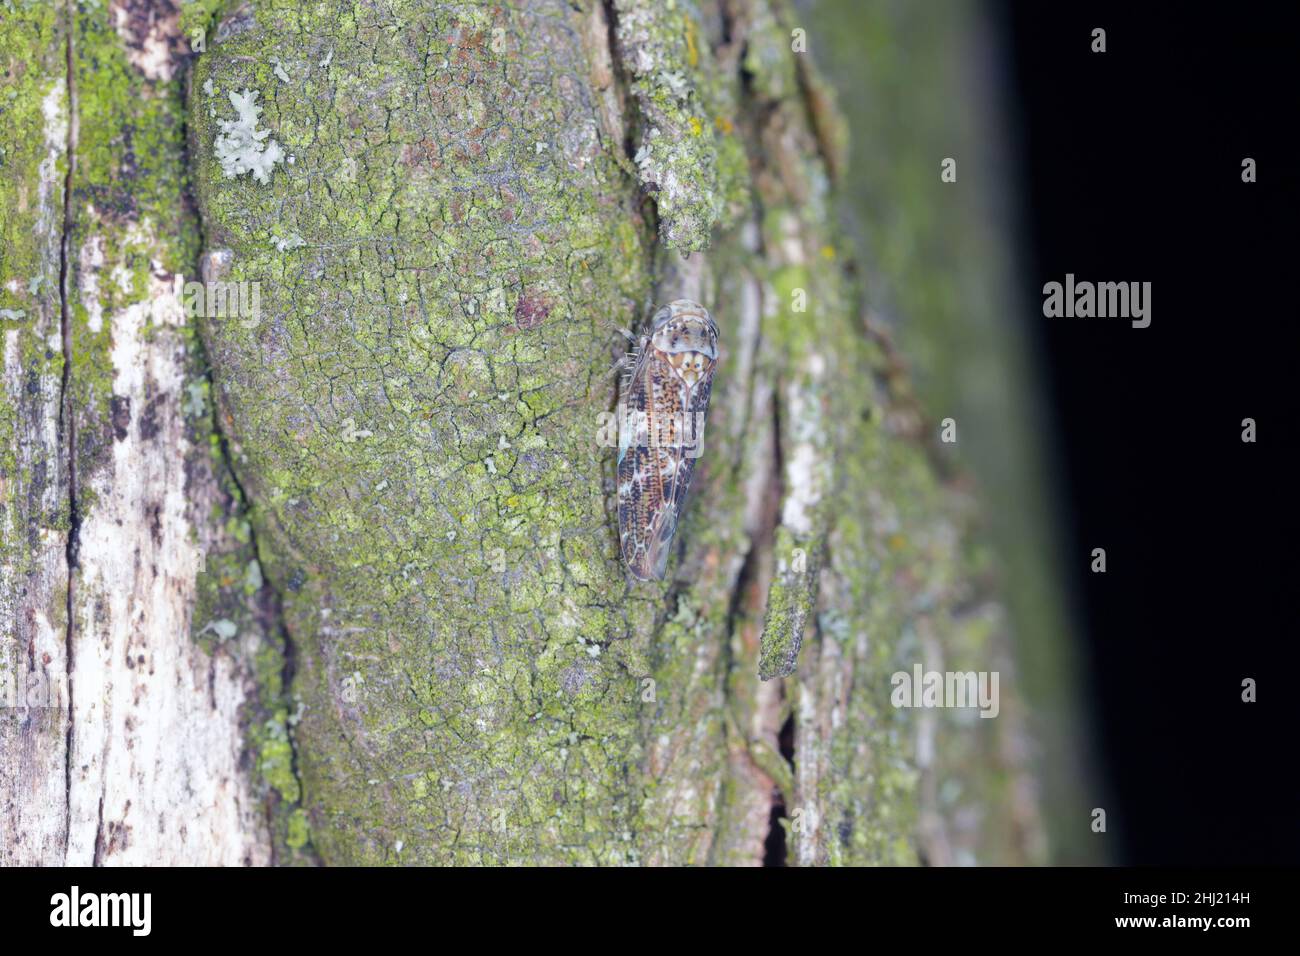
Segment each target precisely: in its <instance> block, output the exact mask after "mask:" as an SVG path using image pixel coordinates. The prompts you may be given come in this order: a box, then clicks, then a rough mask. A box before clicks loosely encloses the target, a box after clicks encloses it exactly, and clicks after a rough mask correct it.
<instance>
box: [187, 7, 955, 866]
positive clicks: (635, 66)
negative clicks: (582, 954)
mask: <svg viewBox="0 0 1300 956" xmlns="http://www.w3.org/2000/svg"><path fill="white" fill-rule="evenodd" d="M599 13H600V8H599V7H598V6H597V5H596V4H595V3H594V2H587V3H583V4H579V5H576V8H575V6H574V5H569V4H565V3H561V2H559V0H555V2H548V0H538V2H535V3H528V4H523V5H521V6H520V7H519V8H507V7H485V6H481V5H478V4H471V3H455V2H448V3H425V2H421V3H417V2H414V0H411V2H396V3H393V4H389V5H386V6H385V7H384V8H382V9H381V8H372V7H369V6H357V5H353V4H349V3H344V2H322V3H319V4H316V5H313V6H310V7H301V6H299V5H298V4H296V3H290V2H282V0H263V2H259V3H256V4H251V5H249V6H248V7H247V8H244V9H240V10H235V11H233V12H231V13H230V14H229V15H228V16H227V17H226V18H225V19H224V20H222V22H221V24H220V27H219V28H218V30H217V33H216V36H217V38H218V39H217V40H216V42H214V43H211V44H210V47H209V52H208V53H207V54H206V55H204V56H203V57H201V58H200V59H199V60H198V61H197V62H196V64H195V67H194V71H193V74H192V76H191V81H190V94H189V115H190V118H191V123H192V126H191V129H192V142H191V146H192V150H191V162H192V166H193V169H194V173H195V177H196V181H197V192H198V196H199V199H200V202H201V205H202V211H203V215H204V234H205V241H206V244H207V246H208V250H209V254H213V253H218V252H219V253H220V254H219V256H218V258H219V260H220V261H221V262H222V266H221V270H222V271H221V277H222V278H224V279H227V280H231V281H241V282H257V283H259V284H260V292H261V304H262V313H261V315H260V317H259V318H258V320H257V321H255V322H244V323H241V322H239V321H235V320H227V321H222V320H220V319H216V320H209V321H207V322H205V323H204V325H203V337H204V341H205V343H206V346H207V349H208V351H209V354H210V355H211V357H212V362H213V368H214V382H215V386H216V389H215V391H216V396H215V397H216V400H217V402H218V403H219V405H220V407H221V410H222V411H221V421H222V425H223V431H224V432H225V434H226V436H227V438H228V440H229V448H230V456H231V463H232V466H233V468H234V471H235V473H236V474H237V475H238V478H239V481H240V485H241V487H243V488H244V489H245V491H246V492H247V495H248V498H249V501H250V504H251V510H250V512H249V520H250V521H251V524H252V527H253V529H254V530H255V533H256V536H257V540H258V545H259V547H258V557H259V560H260V562H261V568H262V571H263V573H264V575H265V576H266V578H267V580H268V582H269V584H270V586H271V587H272V588H273V589H274V591H275V592H276V593H277V594H278V595H279V598H280V601H281V608H282V614H283V624H284V627H285V629H286V633H287V635H288V640H289V644H288V646H287V648H286V651H287V652H289V653H291V656H292V659H293V662H294V670H295V673H294V677H293V687H292V690H291V691H288V692H287V693H290V694H291V696H292V697H293V698H294V699H295V700H300V701H301V719H300V720H298V721H297V723H296V725H295V726H294V730H293V733H292V736H291V737H289V738H288V740H289V742H290V743H291V744H293V745H294V746H295V747H296V755H297V767H298V771H299V772H298V775H297V776H296V778H295V780H296V782H298V783H299V784H300V786H301V799H302V802H303V807H304V809H305V811H306V821H305V822H306V823H307V824H309V827H310V835H311V841H312V844H313V846H314V847H315V848H316V849H317V850H319V852H320V854H321V857H322V859H324V860H325V861H326V862H344V863H381V862H382V863H398V862H403V863H484V862H486V863H498V862H540V863H554V862H576V863H732V862H757V861H758V860H760V859H761V858H762V853H763V847H762V844H763V838H764V837H765V836H766V828H767V820H768V816H769V813H770V810H771V807H772V806H773V803H774V799H775V795H776V794H777V793H779V794H780V795H781V797H782V799H783V801H784V804H785V806H786V809H787V813H788V814H789V815H790V818H791V820H792V821H797V824H795V823H792V824H791V825H790V836H789V839H790V841H791V849H792V851H793V856H792V858H793V859H794V860H795V861H797V862H805V863H826V862H830V863H862V862H911V861H914V860H916V859H917V858H918V853H919V851H918V847H917V840H916V837H915V835H916V833H917V829H918V815H919V811H918V807H919V805H920V797H919V790H920V788H921V786H922V781H923V778H924V774H925V768H924V767H922V766H920V763H921V761H920V760H919V759H918V757H917V754H916V752H915V746H914V743H913V737H914V734H915V733H916V727H915V726H914V722H913V720H912V718H911V717H910V715H909V714H907V713H906V712H900V711H898V710H896V709H894V708H891V707H890V706H889V700H888V694H889V681H888V677H889V674H890V672H891V671H892V670H894V669H896V668H897V666H898V664H899V661H900V660H902V659H905V658H906V655H907V654H908V653H910V652H911V651H912V650H913V649H912V648H911V646H910V645H909V644H908V637H907V635H909V634H912V633H915V632H917V631H918V630H922V631H927V632H928V629H934V630H937V631H938V632H940V633H946V631H945V630H944V627H943V626H942V625H944V624H946V622H947V619H948V617H949V616H950V615H951V612H952V608H954V607H955V606H957V604H958V602H959V601H961V600H962V598H963V596H964V595H965V593H966V592H965V586H964V581H965V580H966V574H967V568H966V566H965V564H964V562H965V556H964V554H963V552H962V550H961V548H960V547H959V542H960V538H961V528H960V527H959V521H958V520H957V518H956V517H954V515H953V513H952V509H951V507H950V502H949V501H948V498H947V493H946V491H945V489H944V488H943V487H942V486H941V484H940V483H939V481H938V479H937V478H936V477H935V474H934V470H933V467H932V464H931V462H930V461H929V460H928V458H927V454H926V450H925V448H924V446H923V445H922V444H921V443H919V442H917V441H915V439H914V436H913V435H912V434H911V433H910V432H909V431H908V430H907V429H906V428H904V427H900V426H899V424H898V415H897V414H896V413H897V411H898V406H899V404H900V403H899V401H898V398H897V396H896V395H893V394H891V392H890V389H889V387H888V384H887V376H886V370H887V369H888V367H889V365H890V362H891V359H890V357H889V356H888V355H887V354H885V352H884V351H883V349H882V348H881V346H880V345H879V344H878V343H877V342H875V341H874V340H873V339H872V338H871V337H869V336H868V335H867V334H866V329H865V327H864V325H863V323H862V318H861V317H862V314H863V311H864V310H863V308H862V302H861V295H862V290H861V288H860V287H858V286H857V285H856V284H855V282H854V281H853V280H852V279H851V277H850V275H849V274H848V273H846V270H845V262H846V258H847V257H846V255H845V253H844V245H843V242H842V240H841V239H840V238H839V237H838V236H837V233H836V229H835V227H834V225H833V222H834V215H833V213H832V203H833V198H834V197H833V193H832V192H831V188H830V179H829V176H828V167H827V157H826V156H825V155H823V153H822V152H821V150H822V149H823V148H824V143H823V141H822V139H819V133H818V128H817V126H818V124H817V122H816V115H815V114H816V110H817V109H819V108H820V109H824V108H825V104H822V105H820V106H817V105H815V104H812V103H810V101H809V99H808V95H807V92H806V91H807V90H808V89H809V88H810V87H809V84H807V83H801V82H799V81H798V71H797V70H796V68H795V65H794V64H793V62H792V61H791V59H790V58H791V56H792V54H791V53H790V51H789V39H788V36H789V35H788V30H787V29H786V28H785V27H784V26H783V22H784V21H783V16H784V13H783V12H782V10H781V8H779V7H773V6H771V5H769V4H767V3H765V2H761V0H753V2H744V3H726V4H714V3H705V4H701V5H700V9H699V10H696V9H695V8H691V9H690V10H689V11H688V10H687V9H686V7H685V6H680V7H678V6H673V5H659V4H651V3H633V2H630V0H629V2H622V0H620V2H618V3H616V4H615V5H614V13H615V17H614V23H613V26H614V34H615V37H616V40H615V42H616V44H617V46H618V47H619V50H618V53H619V56H617V57H611V51H610V50H609V49H607V48H603V45H604V44H606V43H608V42H609V38H608V36H607V35H604V34H602V32H601V31H600V30H593V29H592V28H591V24H592V23H593V22H602V21H601V20H600V17H599V16H598V14H599ZM593 44H595V46H593ZM597 47H601V48H597ZM611 59H613V60H615V61H617V63H618V68H619V71H620V78H621V80H622V82H623V83H624V84H625V86H626V89H627V90H628V91H629V92H630V93H631V95H632V98H633V100H635V103H636V110H635V111H629V112H630V113H631V112H635V115H631V116H630V117H629V119H628V121H629V122H630V123H632V124H633V133H634V134H636V135H633V137H632V139H633V141H634V143H637V140H638V136H639V137H641V139H640V142H639V143H637V145H636V146H634V148H635V149H642V150H643V149H645V147H646V144H647V143H650V144H651V145H652V149H651V151H650V152H649V153H648V154H645V155H648V156H650V157H653V158H654V159H653V161H654V162H655V163H657V164H658V166H657V167H656V169H657V170H666V171H667V173H671V174H672V175H674V176H676V177H677V180H676V181H677V183H678V184H679V185H680V186H681V187H682V188H681V190H680V191H678V192H676V193H672V194H668V193H666V192H665V191H664V190H663V188H662V187H663V185H664V183H663V182H658V181H657V180H656V181H657V185H659V186H660V187H661V188H660V190H659V191H658V192H657V193H653V192H652V196H653V198H654V200H655V206H654V210H655V213H656V216H657V222H656V221H655V220H654V219H652V220H651V221H646V219H643V217H642V210H643V208H648V207H643V206H642V204H641V203H640V201H639V197H638V195H637V193H638V188H637V187H638V184H637V183H636V182H634V181H633V180H632V179H631V178H630V177H629V175H628V173H627V172H626V170H627V168H628V167H627V157H626V156H625V155H623V154H622V148H623V140H624V137H622V136H619V135H617V133H618V131H617V130H614V131H611V130H609V129H608V128H607V127H608V123H609V115H610V113H611V110H610V109H609V103H608V101H598V97H597V92H595V88H594V87H593V75H594V74H596V73H598V72H599V68H600V65H601V64H602V63H607V62H609V61H610V60H611ZM285 77H287V78H288V79H286V78H285ZM244 90H249V91H257V92H258V94H259V99H258V102H259V103H260V104H262V105H263V106H264V110H265V111H264V113H263V114H262V116H261V117H260V123H261V125H262V126H263V127H264V128H266V129H267V130H268V131H269V133H270V135H272V136H274V138H275V139H276V140H277V141H278V142H279V143H281V144H282V145H283V147H284V149H285V151H286V153H287V154H288V158H287V159H286V161H285V162H284V163H282V164H277V165H276V167H275V168H274V171H273V173H272V175H271V176H270V181H269V183H267V184H262V183H259V182H257V181H255V180H253V179H251V178H249V177H239V178H229V177H227V176H225V175H224V174H223V170H222V168H221V165H220V163H219V162H218V160H217V158H216V157H215V155H214V143H215V139H216V136H217V134H218V133H219V131H220V128H219V126H218V121H219V120H220V119H221V118H223V116H227V114H228V111H229V100H228V94H229V93H230V92H231V91H241V92H242V91H244ZM692 120H695V121H698V123H699V126H700V128H699V130H698V132H697V131H696V129H695V124H693V123H692ZM656 128H657V129H659V130H660V133H659V136H658V140H662V142H660V143H659V145H660V146H664V147H666V146H669V145H672V146H673V147H674V148H675V150H676V151H675V152H674V151H669V152H656V151H655V149H654V148H653V144H654V143H655V142H656V141H657V140H656V137H655V136H654V135H653V133H652V131H653V130H654V129H656ZM611 132H612V133H613V134H615V135H610V134H611ZM647 137H648V138H647ZM645 155H643V157H642V158H643V159H644V158H645ZM645 171H646V166H645V164H644V163H642V164H640V168H639V170H638V172H639V174H640V175H641V176H642V177H643V178H645ZM655 177H657V178H658V179H663V178H665V176H664V175H661V173H660V172H658V171H656V172H655ZM651 178H654V177H651ZM751 182H752V184H753V196H752V201H751V198H750V193H749V191H748V184H749V183H751ZM719 224H721V225H722V226H723V227H724V228H721V229H719V230H716V231H715V230H714V227H715V226H716V225H719ZM660 240H662V241H665V242H667V244H668V245H669V246H670V247H671V248H673V249H675V250H690V249H700V248H702V247H703V246H704V245H705V244H708V245H709V249H710V251H709V252H708V254H707V255H704V256H701V255H699V254H698V253H697V255H696V256H695V257H692V258H691V259H690V260H689V261H680V260H677V259H676V258H670V260H669V263H668V270H667V271H666V272H663V273H655V272H654V270H653V269H652V267H651V263H652V262H653V261H655V260H654V252H653V246H654V244H655V243H656V242H657V241H660ZM226 250H228V255H227V254H226V252H225V251H226ZM692 282H693V283H695V285H696V286H697V288H696V289H695V290H694V291H696V292H697V293H698V294H699V295H700V296H702V297H703V298H702V301H707V302H709V303H710V304H711V308H712V309H713V311H714V313H715V315H716V316H717V317H718V319H719V322H720V324H721V326H722V330H723V331H722V348H723V358H722V364H721V366H720V370H719V373H718V377H717V380H716V381H715V393H714V399H713V410H712V412H711V414H710V420H709V425H708V427H709V434H710V447H709V449H708V452H707V454H706V456H705V458H704V459H702V461H701V463H700V466H699V471H698V472H697V475H696V479H695V482H696V486H695V489H694V492H693V498H694V500H693V502H692V504H691V506H690V507H689V508H688V509H687V512H686V514H685V515H684V516H683V520H682V524H681V527H680V528H679V531H678V555H677V556H676V557H675V559H674V561H673V562H672V574H671V578H670V580H669V581H666V582H663V583H661V584H660V583H655V584H633V583H630V582H629V581H628V580H627V579H626V577H625V575H624V573H623V570H622V568H621V567H620V564H619V559H618V550H617V542H616V538H615V535H614V532H613V525H614V519H613V507H612V505H613V500H612V499H613V493H614V484H613V456H612V453H611V450H610V449H609V448H606V447H603V446H602V445H601V443H600V441H599V438H598V436H599V434H600V430H601V425H602V421H601V418H600V415H601V413H602V412H607V411H608V410H609V409H611V408H612V407H613V406H614V403H615V392H614V378H613V376H608V375H607V374H606V372H607V369H608V368H609V364H610V362H611V360H612V359H613V357H614V354H615V350H617V349H618V348H619V344H620V341H621V339H620V336H619V333H618V329H619V328H621V327H628V328H635V327H637V324H638V320H639V319H640V318H641V311H642V308H643V305H644V303H645V302H646V300H647V299H648V298H649V297H650V292H651V290H652V288H653V289H654V292H655V297H657V298H672V297H676V295H678V294H680V293H682V292H683V291H684V290H683V286H684V285H686V284H688V283H692ZM795 290H801V291H802V292H804V293H805V294H806V300H807V308H806V309H805V310H804V311H795V309H794V306H793V304H792V303H793V293H794V291H795ZM864 383H865V385H866V386H868V387H864ZM796 547H798V548H800V549H803V550H805V551H806V552H807V555H808V564H807V569H808V570H807V571H806V572H805V573H806V574H807V575H808V581H807V589H806V590H805V591H803V592H802V594H800V595H795V594H792V593H790V592H789V591H788V590H786V591H784V592H783V587H786V588H788V582H787V581H786V577H787V575H786V571H784V570H782V568H783V567H787V568H788V567H789V566H790V562H792V561H793V559H794V554H793V550H794V548H796ZM787 550H788V551H789V553H787ZM823 555H824V556H825V558H824V560H822V556H823ZM774 577H775V578H776V584H775V586H773V581H774ZM783 595H784V596H783ZM786 598H788V599H789V601H793V602H795V603H794V604H793V605H791V604H790V603H789V602H785V599H786ZM783 602H785V603H783ZM783 608H784V609H785V610H783ZM765 611H767V612H768V614H769V620H770V621H774V620H776V619H777V618H778V617H779V618H780V620H781V621H782V622H784V623H783V624H782V627H783V628H784V631H785V633H791V632H792V631H793V628H794V622H795V620H796V618H797V617H798V616H799V614H803V615H804V618H803V619H804V620H805V621H806V622H807V634H808V638H807V644H806V646H805V647H804V648H803V651H802V652H801V653H799V654H798V666H797V670H796V671H795V673H793V674H791V675H790V676H789V677H788V678H787V679H786V680H785V681H775V680H774V681H770V682H767V683H762V682H760V681H759V679H758V677H759V670H760V665H759V658H760V646H761V643H762V642H761V639H760V635H761V632H762V622H763V619H764V615H765ZM936 620H937V621H938V622H939V623H938V624H936V623H935V621H936ZM781 629H782V628H777V630H781ZM800 630H801V631H802V630H804V628H800ZM773 633H776V631H773ZM971 640H972V642H974V643H976V644H978V643H979V635H978V634H974V635H973V636H972V638H971ZM783 646H784V647H785V649H786V653H776V651H779V650H780V648H779V647H776V646H775V645H773V646H772V647H770V648H769V650H770V651H771V652H772V656H771V659H772V660H778V659H779V660H780V661H781V662H782V663H781V667H780V668H779V670H783V671H784V670H786V669H787V668H789V666H790V664H791V663H792V658H793V657H794V656H795V655H794V654H792V653H789V650H790V648H791V647H792V646H793V645H792V643H790V642H787V643H786V644H784V645H783ZM287 716H288V714H287V711H286V714H285V718H286V720H287ZM787 718H790V719H793V721H794V723H795V741H796V743H795V753H796V757H795V761H794V765H793V766H792V765H791V764H790V763H789V762H788V761H787V759H786V757H785V756H783V755H782V754H781V752H780V747H779V740H778V737H779V731H780V729H781V725H782V723H783V722H784V721H785V720H786V719H787ZM268 733H269V732H268ZM277 733H278V730H277ZM269 736H274V734H269ZM263 749H264V751H265V747H263ZM279 766H280V765H279V764H274V762H273V766H272V775H273V776H275V777H277V779H280V775H279V773H278V769H279ZM281 782H282V783H283V784H284V785H285V786H286V787H288V786H289V782H288V780H285V779H281ZM303 823H304V821H303V820H302V818H301V817H298V818H295V819H294V820H291V821H290V824H289V825H290V828H291V831H292V832H291V838H292V840H295V841H296V840H297V839H299V837H300V836H301V835H302V832H303ZM805 824H807V826H805ZM286 839H289V838H286Z"/></svg>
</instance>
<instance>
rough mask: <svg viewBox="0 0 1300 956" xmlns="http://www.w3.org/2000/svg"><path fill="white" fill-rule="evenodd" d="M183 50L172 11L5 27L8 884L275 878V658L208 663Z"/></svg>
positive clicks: (210, 481)
mask: <svg viewBox="0 0 1300 956" xmlns="http://www.w3.org/2000/svg"><path fill="white" fill-rule="evenodd" d="M175 29H176V11H175V10H169V9H168V7H167V6H166V5H165V4H164V5H157V8H156V9H151V8H149V7H148V6H147V5H140V4H127V3H123V4H117V3H108V4H105V5H103V6H102V7H88V8H86V9H79V8H78V7H76V6H74V5H71V4H52V3H40V4H11V5H10V9H7V10H6V11H5V12H4V24H3V31H2V32H0V66H3V68H4V69H5V71H6V75H7V77H8V83H7V84H6V88H7V91H8V97H7V102H6V103H5V105H4V107H3V108H4V109H5V111H6V115H5V122H4V123H3V124H0V136H2V137H3V144H2V146H0V149H2V150H3V153H2V155H3V162H4V177H5V178H4V187H3V189H0V233H2V234H3V237H4V258H3V260H2V265H0V286H2V287H3V290H4V292H3V295H4V300H5V307H6V308H8V309H9V310H10V312H9V313H7V315H8V316H9V320H8V321H6V322H5V324H4V336H5V376H4V380H5V390H4V404H3V412H4V414H3V416H0V434H2V435H3V437H4V440H5V441H4V450H3V455H4V458H3V465H4V471H3V477H2V478H0V492H2V494H0V506H3V509H4V511H3V516H4V520H3V536H4V537H3V541H4V545H3V547H4V550H3V554H4V565H3V582H2V584H3V594H2V595H0V609H2V612H0V613H2V614H3V620H4V625H5V626H4V634H3V654H2V655H0V667H3V668H4V672H3V675H2V676H3V684H2V685H0V686H3V689H4V693H5V695H6V701H5V703H6V707H5V709H4V710H3V712H2V713H3V720H0V748H2V750H3V760H0V801H3V805H4V811H5V812H4V814H3V818H2V820H0V853H2V854H3V857H2V859H3V861H4V862H5V863H17V864H23V863H26V864H33V863H41V864H52V863H68V864H82V865H85V864H90V863H92V862H93V863H144V862H162V863H182V862H185V863H240V862H261V861H264V860H266V859H268V856H269V853H268V851H269V840H268V839H267V837H266V834H265V832H264V828H263V827H262V825H261V823H260V821H261V819H262V813H261V810H260V808H259V805H258V800H257V798H256V797H255V796H254V794H253V793H252V790H251V787H250V779H249V776H248V774H247V773H246V772H245V771H244V770H242V769H241V761H242V760H243V755H244V753H245V750H246V746H245V730H244V727H243V726H242V719H243V715H244V714H245V713H246V706H245V705H246V702H247V698H248V696H249V695H250V693H252V691H253V689H254V687H255V684H254V682H253V680H252V672H251V669H250V667H249V666H248V665H247V664H246V663H245V659H244V658H245V653H244V652H245V651H246V652H247V653H248V654H251V653H252V650H253V648H255V647H257V646H258V645H260V644H261V643H262V639H261V636H260V634H256V633H250V634H249V635H246V640H245V641H244V642H243V645H242V646H241V645H240V642H237V641H236V642H233V643H232V646H231V647H230V648H228V649H221V648H212V647H207V648H205V647H204V646H203V645H202V644H201V643H200V642H197V641H195V640H192V639H191V638H190V631H191V615H192V612H193V609H194V607H195V603H196V580H197V579H196V572H197V569H198V566H199V564H200V562H201V561H202V558H201V555H202V554H203V553H204V552H205V551H212V552H214V553H215V552H217V551H218V550H219V549H220V548H221V547H222V546H223V545H222V544H221V541H222V538H223V532H222V530H221V524H220V523H219V522H214V520H213V519H214V517H216V516H218V515H219V514H220V512H221V510H222V508H223V506H224V505H226V504H227V503H228V500H227V498H226V497H225V496H223V494H222V493H221V490H220V488H219V486H218V482H217V479H216V477H215V472H214V459H213V457H212V455H211V452H210V450H209V441H208V436H209V435H210V433H211V424H210V423H211V419H210V417H209V415H208V414H205V413H204V411H203V408H204V402H203V399H202V395H201V393H196V392H195V391H193V389H197V388H201V383H202V377H201V374H202V373H201V367H199V366H198V365H197V358H198V353H197V352H196V351H195V350H194V349H193V344H194V341H195V340H194V337H193V333H192V330H191V329H189V328H187V326H186V321H185V316H184V314H183V313H182V311H181V309H180V305H179V302H178V300H177V299H176V297H175V296H174V295H173V294H172V276H173V274H174V273H176V272H179V271H180V270H181V269H183V268H184V267H185V264H186V262H187V259H189V258H192V256H193V253H194V250H195V246H196V242H195V240H196V238H197V233H196V229H195V226H196V223H197V220H196V218H195V217H194V215H193V213H192V211H190V210H188V209H187V207H186V205H185V203H184V201H183V200H184V193H183V182H184V156H183V147H184V136H183V125H182V99H181V90H182V87H181V77H180V76H178V74H177V69H178V67H179V66H180V63H179V62H178V59H177V58H176V53H175V50H174V49H173V46H174V41H175ZM187 386H188V389H189V390H187ZM187 398H188V401H187ZM204 563H206V562H204ZM237 647H239V648H240V649H239V650H236V648H237Z"/></svg>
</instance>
